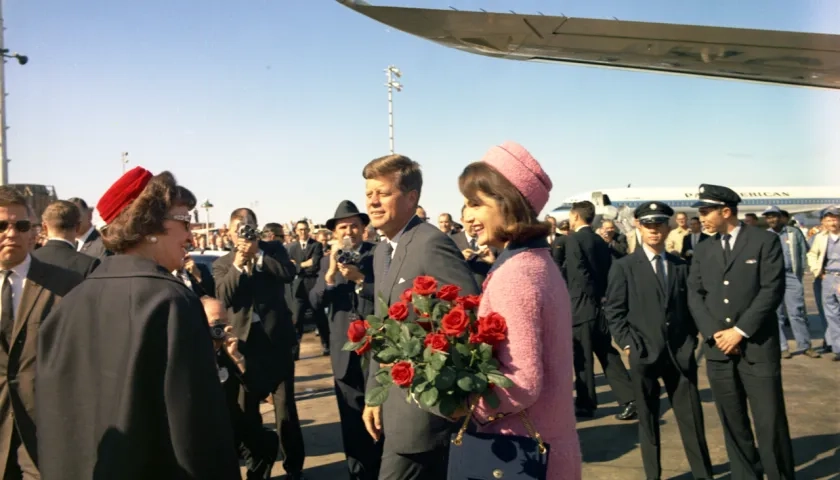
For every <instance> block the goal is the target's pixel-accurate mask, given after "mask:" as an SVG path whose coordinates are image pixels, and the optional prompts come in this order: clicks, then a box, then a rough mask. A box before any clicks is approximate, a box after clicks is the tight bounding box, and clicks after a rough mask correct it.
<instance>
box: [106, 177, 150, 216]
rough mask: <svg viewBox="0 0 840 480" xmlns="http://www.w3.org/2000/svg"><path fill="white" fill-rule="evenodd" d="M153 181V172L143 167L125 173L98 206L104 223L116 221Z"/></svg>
mask: <svg viewBox="0 0 840 480" xmlns="http://www.w3.org/2000/svg"><path fill="white" fill-rule="evenodd" d="M151 179H152V172H150V171H148V170H146V169H145V168H143V167H134V168H132V169H131V170H129V171H127V172H125V173H124V174H123V176H122V177H120V179H119V180H117V181H116V182H114V184H113V185H111V188H109V189H108V191H107V192H105V194H104V195H102V198H100V199H99V203H97V204H96V210H97V211H98V212H99V216H100V218H102V221H103V222H105V223H106V224H109V223H111V222H112V221H114V219H115V218H117V217H118V216H119V214H120V213H122V211H123V210H125V208H126V207H128V206H129V205H130V204H131V202H133V201H134V200H136V199H137V197H139V196H140V193H141V192H142V191H143V189H144V188H146V185H147V184H148V183H149V180H151Z"/></svg>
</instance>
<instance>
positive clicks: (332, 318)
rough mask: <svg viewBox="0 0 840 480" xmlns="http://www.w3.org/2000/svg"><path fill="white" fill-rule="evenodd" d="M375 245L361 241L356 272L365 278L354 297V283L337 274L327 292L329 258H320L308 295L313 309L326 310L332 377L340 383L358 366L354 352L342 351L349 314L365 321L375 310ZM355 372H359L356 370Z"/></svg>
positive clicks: (357, 359) (357, 357)
mask: <svg viewBox="0 0 840 480" xmlns="http://www.w3.org/2000/svg"><path fill="white" fill-rule="evenodd" d="M374 247H375V245H374V244H372V243H368V242H362V246H361V248H360V250H359V253H360V255H361V260H360V262H359V265H358V267H359V271H361V272H362V274H363V275H364V276H365V281H364V283H363V284H362V289H361V291H360V292H359V294H358V295H357V294H356V284H355V283H350V282H348V281H347V279H345V278H344V277H342V276H341V273H337V274H336V276H335V286H334V287H333V288H330V289H327V281H326V280H325V278H326V274H327V270H329V268H330V257H324V258H322V259H321V274H320V275H319V276H318V283H316V284H315V287H314V288H313V289H312V291H310V292H309V300H310V302H311V303H312V307H313V308H318V309H321V308H324V307H327V308H328V309H329V314H328V315H327V318H328V319H329V322H330V360H331V361H332V369H333V375H334V376H335V378H337V379H339V380H342V379H344V378H345V375H346V374H347V371H348V367H349V366H350V363H351V362H352V363H354V364H359V365H360V366H359V368H361V363H360V362H361V360H360V358H359V356H358V355H356V352H345V351H343V350H342V349H341V348H342V347H343V346H344V344H345V343H347V328H348V327H349V326H350V322H351V321H352V319H351V315H352V314H355V315H356V316H357V318H358V319H362V320H363V319H364V318H365V317H367V316H368V315H373V313H374V309H375V297H374V294H373V286H374V280H373V278H374V277H373V250H374ZM356 370H358V369H356Z"/></svg>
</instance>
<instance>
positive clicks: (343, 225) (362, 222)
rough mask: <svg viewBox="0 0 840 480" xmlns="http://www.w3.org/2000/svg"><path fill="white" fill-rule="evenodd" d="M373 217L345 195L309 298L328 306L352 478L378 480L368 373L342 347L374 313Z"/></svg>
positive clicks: (377, 448) (320, 306) (331, 225)
mask: <svg viewBox="0 0 840 480" xmlns="http://www.w3.org/2000/svg"><path fill="white" fill-rule="evenodd" d="M369 222H370V218H368V216H367V215H366V214H364V213H359V210H358V209H357V208H356V205H354V204H353V202H350V201H348V200H345V201H343V202H341V203H340V204H339V206H338V209H337V210H336V212H335V215H334V216H333V218H331V219H330V220H329V221H327V224H326V226H327V228H328V229H330V230H332V232H333V236H334V238H335V240H336V243H335V244H334V245H333V247H332V251H331V252H330V255H329V256H327V257H324V258H323V259H322V260H321V266H320V269H321V272H322V273H321V275H320V276H319V277H318V282H317V283H316V284H315V287H314V288H313V289H312V291H311V292H310V297H309V299H310V301H311V303H312V306H313V307H314V308H315V309H317V310H322V309H323V308H324V307H327V308H328V309H329V322H330V338H329V341H330V360H331V361H332V369H333V376H334V377H335V393H336V401H337V402H338V414H339V418H340V420H341V438H342V441H343V443H344V453H345V455H346V457H347V468H348V471H349V474H350V478H352V479H354V480H375V479H376V478H377V476H378V472H379V462H380V457H381V456H382V448H381V442H380V443H375V442H374V441H373V438H372V437H371V436H370V435H368V433H367V430H366V429H365V424H364V422H363V421H362V411H363V410H364V406H365V377H366V375H365V372H363V371H362V365H361V357H359V355H357V354H356V352H345V351H343V350H342V349H341V348H342V347H343V346H344V343H345V342H346V341H347V329H348V327H349V326H350V323H351V322H353V321H354V320H359V319H364V318H365V317H367V316H368V315H373V312H374V289H373V249H374V244H372V243H368V242H363V241H362V234H363V232H364V229H365V227H366V226H367V224H368V223H369Z"/></svg>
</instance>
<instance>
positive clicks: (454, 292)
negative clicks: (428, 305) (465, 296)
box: [437, 285, 461, 302]
mask: <svg viewBox="0 0 840 480" xmlns="http://www.w3.org/2000/svg"><path fill="white" fill-rule="evenodd" d="M460 291H461V287H459V286H457V285H444V286H442V287H440V290H438V293H437V298H438V299H440V300H446V301H447V302H453V301H455V299H456V298H458V292H460Z"/></svg>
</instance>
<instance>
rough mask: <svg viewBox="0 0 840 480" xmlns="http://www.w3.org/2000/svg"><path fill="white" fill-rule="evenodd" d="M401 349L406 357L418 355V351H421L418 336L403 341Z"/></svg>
mask: <svg viewBox="0 0 840 480" xmlns="http://www.w3.org/2000/svg"><path fill="white" fill-rule="evenodd" d="M402 350H403V353H404V354H405V356H406V357H414V356H417V355H420V352H421V351H423V344H422V343H420V339H419V338H412V339H411V340H409V341H407V342H403V344H402Z"/></svg>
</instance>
